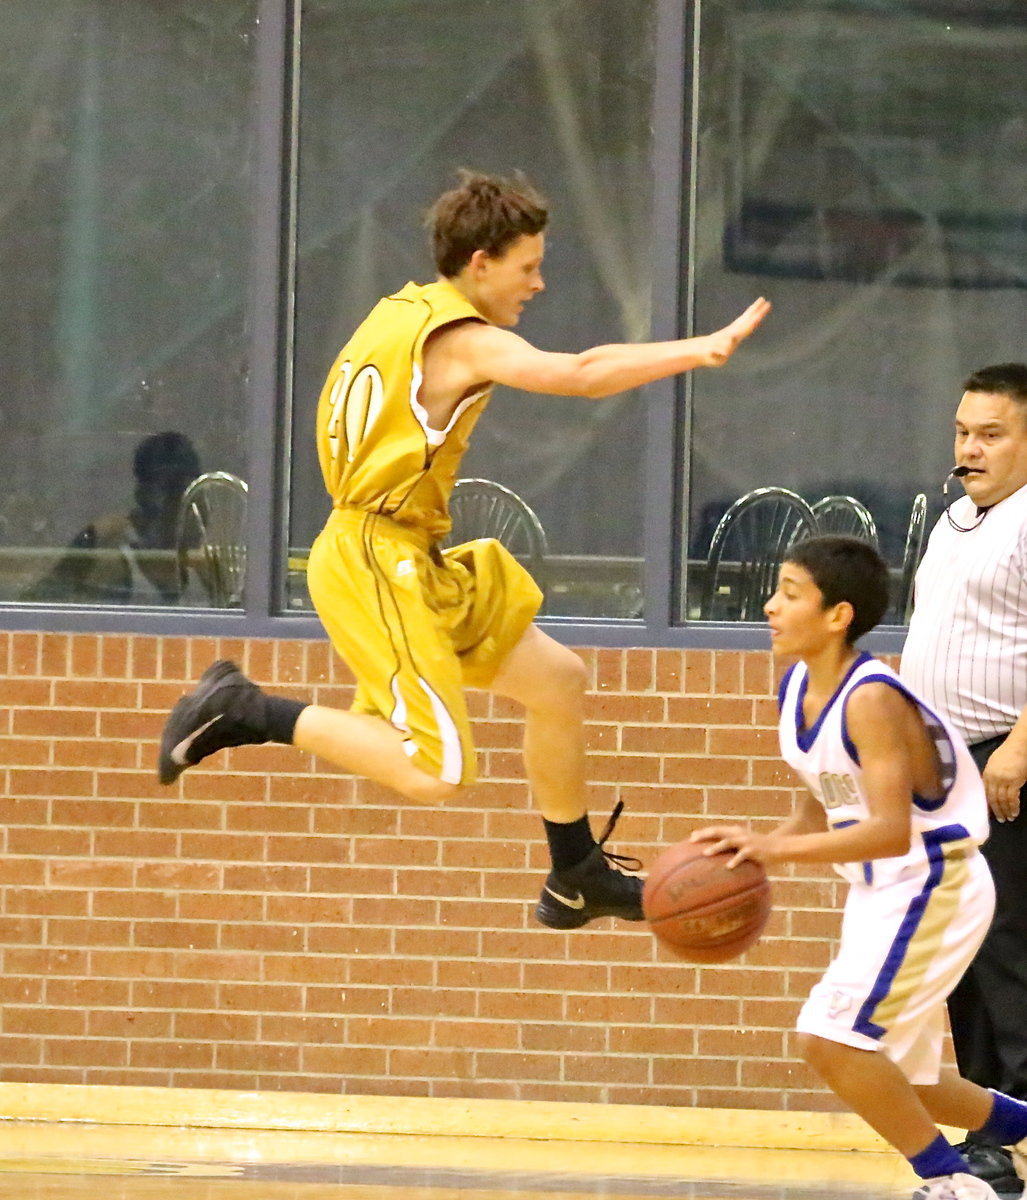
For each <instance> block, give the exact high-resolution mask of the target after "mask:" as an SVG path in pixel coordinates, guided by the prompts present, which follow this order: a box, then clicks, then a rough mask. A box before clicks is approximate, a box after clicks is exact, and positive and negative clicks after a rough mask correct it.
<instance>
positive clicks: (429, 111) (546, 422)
mask: <svg viewBox="0 0 1027 1200" xmlns="http://www.w3.org/2000/svg"><path fill="white" fill-rule="evenodd" d="M654 12H655V2H654V0H569V2H568V0H432V3H431V4H423V5H416V6H411V5H408V4H400V3H398V2H397V0H374V2H373V3H371V0H316V2H314V0H311V2H309V3H306V4H304V6H303V35H302V59H301V90H300V143H299V151H300V153H299V160H300V179H299V214H298V238H297V241H298V245H297V255H298V271H297V286H296V355H295V375H294V405H293V410H294V422H293V471H292V484H291V487H292V491H291V496H290V501H291V506H290V507H291V519H290V534H289V537H290V546H291V551H290V569H289V573H288V594H287V598H286V604H287V605H288V606H289V607H290V608H299V609H302V608H306V607H308V606H309V600H308V598H307V596H306V593H305V588H304V584H303V561H304V559H303V554H304V548H305V547H307V546H309V545H310V542H311V540H312V538H313V537H314V536H315V535H316V533H317V531H318V530H319V529H320V528H321V525H322V524H323V522H324V517H325V514H326V510H327V504H328V501H327V497H326V496H325V494H324V490H323V486H322V484H321V478H320V471H319V469H318V466H317V461H316V455H315V452H314V438H313V429H314V410H315V406H316V401H317V397H318V394H319V392H320V389H321V385H322V383H323V381H324V378H325V376H326V374H327V371H328V368H329V366H330V365H331V362H332V360H333V359H334V357H335V355H336V353H337V352H338V350H339V348H340V347H341V346H342V345H343V343H344V342H345V340H346V339H347V337H348V336H349V334H350V333H351V332H352V331H353V329H354V328H355V327H356V325H357V324H358V323H359V322H360V320H362V318H363V317H364V315H365V314H366V313H367V311H369V309H370V308H371V307H372V306H373V305H374V303H375V302H376V301H377V300H378V298H379V297H380V296H381V295H385V294H388V293H390V292H393V291H396V290H397V289H398V288H400V287H402V286H403V284H404V283H406V282H407V281H408V280H411V279H413V280H416V281H418V282H427V281H428V280H429V279H430V278H431V276H432V275H433V271H432V270H431V262H430V258H429V255H428V251H427V247H426V244H425V239H424V235H423V232H422V230H421V214H422V212H423V210H424V209H425V208H426V207H427V205H428V204H429V203H430V202H431V201H432V200H433V199H434V198H435V196H436V195H438V194H439V193H440V192H441V191H443V190H444V188H445V187H447V186H449V185H450V182H451V179H452V176H453V172H454V171H455V169H457V168H459V167H470V168H473V169H477V170H483V171H488V172H495V173H497V174H509V173H510V172H511V171H513V170H515V169H517V168H521V169H523V170H524V171H525V172H526V173H527V174H528V176H529V177H530V178H531V179H532V181H533V182H534V183H536V184H537V185H538V186H539V187H540V189H541V190H542V191H544V192H545V193H546V195H547V197H548V199H549V200H550V202H551V207H552V212H553V221H552V224H551V226H550V230H549V232H548V234H547V239H546V241H547V253H546V263H545V274H546V280H547V291H546V293H545V294H544V295H542V296H540V297H539V298H538V299H537V300H536V301H535V302H534V303H533V305H532V306H531V308H530V310H529V311H528V312H527V313H526V314H525V317H524V319H523V321H522V324H521V325H520V326H519V327H518V332H522V333H523V334H524V336H526V337H527V338H528V339H529V340H530V341H532V342H534V343H536V344H537V345H540V346H542V347H543V348H545V349H554V350H555V349H567V350H577V349H584V348H585V347H587V346H589V345H593V344H596V343H600V342H609V341H617V342H619V341H627V340H639V339H643V338H646V337H648V336H649V327H650V321H649V318H650V311H649V307H650V300H649V298H650V286H651V272H650V263H649V257H650V243H651V228H650V226H651V216H650V210H651V193H652V167H651V161H650V159H651V128H650V127H651V111H652V89H653V24H654ZM340 46H345V48H346V52H345V54H341V53H340V51H339V48H340ZM641 406H642V402H641V400H640V399H639V397H638V396H637V395H634V394H630V395H625V396H622V397H619V398H617V399H613V400H608V401H605V402H603V403H602V404H596V403H594V402H591V401H587V400H579V399H556V398H553V397H547V396H528V395H524V394H519V393H514V392H512V391H508V390H505V389H497V391H496V393H495V395H494V396H493V399H492V400H491V402H490V405H489V409H488V412H487V413H486V414H485V416H484V417H483V419H482V421H481V422H480V423H479V425H478V427H477V429H476V431H475V436H474V441H473V442H472V445H471V449H470V451H469V452H468V454H467V456H466V457H465V459H464V461H463V464H462V473H463V474H464V475H465V476H467V477H478V478H484V479H488V480H490V481H493V482H495V483H496V484H499V485H501V486H503V487H505V488H507V489H509V490H510V491H512V492H514V493H516V494H517V495H518V496H519V497H521V498H522V499H523V500H524V501H525V502H526V504H527V505H529V506H530V508H531V509H532V510H533V511H534V513H535V514H536V515H537V517H538V520H539V521H540V523H541V525H542V527H543V528H544V531H545V535H546V542H547V565H546V578H547V581H548V586H547V610H546V611H547V612H549V613H556V614H560V615H588V616H604V615H607V616H626V615H628V616H637V615H640V613H641V600H640V597H641V587H640V582H641V555H642V507H641V505H642V495H643V491H644V489H643V488H642V486H641V479H642V456H643V453H644V444H643V436H642V431H643V430H644V427H645V426H644V415H643V412H642V407H641Z"/></svg>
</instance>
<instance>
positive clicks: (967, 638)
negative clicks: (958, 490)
mask: <svg viewBox="0 0 1027 1200" xmlns="http://www.w3.org/2000/svg"><path fill="white" fill-rule="evenodd" d="M976 512H977V510H976V508H975V506H974V504H973V502H972V501H971V500H970V498H969V497H968V496H964V497H962V498H961V499H959V500H957V501H956V502H955V504H953V505H952V509H951V513H952V518H953V520H954V521H955V523H956V524H958V525H962V526H964V527H965V526H973V528H970V529H968V530H967V532H960V531H958V530H955V529H953V528H952V527H951V525H950V524H949V522H948V520H947V518H946V517H945V516H944V515H943V516H942V518H941V520H939V521H938V523H937V525H935V527H934V529H933V530H932V531H931V536H930V539H929V540H928V543H927V550H926V552H925V554H924V557H923V561H922V562H921V564H920V567H919V569H918V571H917V573H916V604H915V606H914V609H913V616H912V619H911V620H910V623H909V633H908V635H907V636H906V644H905V647H904V648H903V651H902V663H901V665H900V667H899V671H900V674H901V676H902V678H903V679H904V680H905V681H906V682H907V683H908V684H909V685H910V686H911V687H912V689H913V690H914V692H916V694H917V695H918V696H922V697H923V698H924V700H925V702H926V703H927V704H929V705H931V707H932V708H934V709H936V710H937V711H938V712H940V713H942V714H943V715H944V716H946V717H947V718H948V719H949V720H950V721H951V722H952V724H953V725H954V726H955V727H956V728H957V729H958V730H959V731H960V733H961V734H962V735H963V737H964V738H965V739H966V740H967V742H969V743H970V745H973V744H974V743H975V742H982V741H985V740H986V739H988V738H991V737H995V736H996V735H998V734H1003V733H1008V732H1009V730H1010V729H1011V728H1012V727H1013V725H1014V723H1015V722H1016V720H1017V718H1018V717H1019V715H1020V713H1021V712H1022V711H1023V710H1024V708H1027V487H1022V488H1020V490H1019V491H1017V492H1014V493H1013V494H1012V495H1011V496H1008V497H1007V498H1006V499H1005V500H1002V501H1000V502H999V503H998V504H996V505H994V507H992V508H990V509H989V510H988V512H987V515H986V516H985V517H984V519H983V520H982V521H980V523H979V524H977V525H974V522H975V520H976Z"/></svg>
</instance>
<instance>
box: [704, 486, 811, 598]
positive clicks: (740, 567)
mask: <svg viewBox="0 0 1027 1200" xmlns="http://www.w3.org/2000/svg"><path fill="white" fill-rule="evenodd" d="M817 532H818V528H817V518H816V515H815V514H814V512H813V509H812V508H810V506H809V505H808V504H807V503H806V501H805V500H803V498H802V497H801V496H800V495H799V494H798V493H797V492H793V491H789V489H788V488H782V487H763V488H756V489H755V490H754V491H751V492H747V493H746V494H745V495H744V496H740V497H739V498H738V499H737V500H736V501H735V502H734V504H732V505H731V507H730V508H729V509H728V510H727V512H726V513H725V514H724V515H723V516H722V517H721V519H720V522H719V523H718V525H717V528H716V529H715V530H714V532H713V537H712V538H711V539H710V549H709V552H708V554H707V556H706V575H705V578H704V580H703V588H702V600H701V602H700V619H701V620H704V621H760V620H762V619H763V605H764V604H765V603H766V602H767V600H768V599H769V597H770V595H771V594H772V592H773V591H774V588H775V587H776V585H777V572H778V568H779V567H780V566H781V563H782V562H784V560H785V557H786V556H787V552H788V547H789V546H791V545H792V543H793V542H796V541H798V540H799V539H800V538H804V537H812V536H814V535H815V534H816V533H817Z"/></svg>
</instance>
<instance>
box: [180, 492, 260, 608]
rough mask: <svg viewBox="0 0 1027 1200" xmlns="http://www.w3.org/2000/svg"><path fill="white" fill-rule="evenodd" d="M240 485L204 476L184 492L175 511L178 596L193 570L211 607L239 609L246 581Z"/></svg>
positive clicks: (243, 501)
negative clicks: (176, 518)
mask: <svg viewBox="0 0 1027 1200" xmlns="http://www.w3.org/2000/svg"><path fill="white" fill-rule="evenodd" d="M247 492H248V488H247V486H246V483H245V482H244V481H243V480H242V479H240V478H239V477H238V475H232V474H230V473H229V472H228V471H208V472H206V473H205V474H203V475H200V476H198V477H197V478H196V479H194V480H193V481H192V483H191V484H189V486H188V487H187V488H186V490H185V492H184V493H183V495H182V500H181V503H180V505H179V509H178V524H177V528H176V533H175V553H176V556H177V560H178V573H179V583H180V586H181V591H182V593H183V594H185V593H186V589H187V587H188V583H189V572H190V570H195V572H196V575H197V577H198V578H199V580H200V583H201V584H202V585H203V589H204V591H205V592H206V593H207V597H208V599H209V600H210V603H211V605H212V606H213V607H214V608H240V607H241V606H242V598H243V587H244V585H245V581H246V500H247Z"/></svg>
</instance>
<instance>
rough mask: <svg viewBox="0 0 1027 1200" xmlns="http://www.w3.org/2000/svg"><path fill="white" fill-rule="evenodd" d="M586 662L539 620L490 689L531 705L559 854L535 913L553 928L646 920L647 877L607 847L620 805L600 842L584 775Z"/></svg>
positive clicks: (543, 791) (538, 791)
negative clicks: (624, 866)
mask: <svg viewBox="0 0 1027 1200" xmlns="http://www.w3.org/2000/svg"><path fill="white" fill-rule="evenodd" d="M586 682H587V679H586V672H585V666H584V663H582V661H581V659H580V658H579V657H578V656H577V655H576V654H575V653H574V652H573V651H571V650H568V649H567V648H566V647H565V646H561V645H560V644H559V642H556V641H554V640H553V639H552V638H551V637H549V636H548V635H547V634H544V633H543V632H542V631H541V630H540V629H538V628H537V627H536V626H531V627H530V628H529V629H528V630H527V631H526V632H525V634H524V636H523V637H522V638H521V640H520V641H519V642H518V643H517V645H516V646H515V647H514V649H513V650H512V651H511V652H510V654H509V655H508V656H507V658H506V660H505V661H504V662H503V665H502V666H501V667H500V669H499V671H498V672H497V674H496V676H495V678H494V679H493V681H492V684H491V688H490V690H491V691H493V692H495V693H496V694H497V695H500V696H505V697H507V698H508V699H511V700H515V701H516V702H517V703H519V704H521V705H523V706H524V763H525V771H526V773H527V776H528V783H529V785H530V787H531V792H532V796H533V798H534V800H535V803H536V805H537V806H538V808H539V810H540V811H541V813H542V817H543V820H544V824H545V828H546V836H547V839H548V841H549V848H550V853H551V855H552V858H553V870H552V872H551V873H550V875H549V878H548V879H547V880H546V883H545V887H544V888H543V889H542V895H541V898H540V899H539V903H538V906H537V908H536V910H535V915H536V917H537V918H538V920H539V921H541V922H542V924H543V925H548V926H550V927H551V928H554V929H577V928H579V927H580V926H582V925H585V924H587V922H589V921H591V920H594V919H595V918H596V917H602V916H616V917H621V918H623V919H624V920H628V921H640V920H642V881H641V880H640V879H639V878H638V877H637V876H634V875H626V874H624V873H623V872H622V871H621V870H619V869H618V868H617V866H616V865H615V864H616V863H617V862H618V861H625V862H630V863H631V864H632V865H634V866H638V865H639V864H637V863H635V860H633V859H632V860H620V859H618V858H617V857H616V856H613V855H611V854H609V852H607V851H604V850H603V843H604V842H605V841H606V838H607V837H609V835H610V833H611V832H612V831H613V825H614V822H615V821H616V818H617V815H618V814H619V812H620V806H619V805H618V807H617V808H616V809H615V810H614V814H613V817H612V818H611V820H610V822H609V824H608V826H607V828H606V830H605V831H604V832H603V833H602V834H601V835H600V839H599V842H598V844H597V843H596V842H595V841H594V839H593V836H592V832H591V827H590V825H589V821H588V814H587V807H586V804H587V799H586V793H587V786H586V780H585V685H586Z"/></svg>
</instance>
